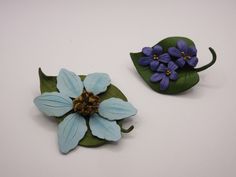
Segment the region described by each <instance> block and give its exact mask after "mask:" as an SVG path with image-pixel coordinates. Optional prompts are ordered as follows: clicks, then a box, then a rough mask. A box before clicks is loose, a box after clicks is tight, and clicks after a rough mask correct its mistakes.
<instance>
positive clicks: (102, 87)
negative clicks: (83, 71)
mask: <svg viewBox="0 0 236 177" xmlns="http://www.w3.org/2000/svg"><path fill="white" fill-rule="evenodd" d="M110 83H111V79H110V77H109V75H108V74H105V73H92V74H88V75H87V76H86V78H85V79H84V87H85V89H86V90H87V91H88V92H92V93H93V94H95V95H97V94H99V93H102V92H105V91H106V90H107V87H108V86H109V85H110Z"/></svg>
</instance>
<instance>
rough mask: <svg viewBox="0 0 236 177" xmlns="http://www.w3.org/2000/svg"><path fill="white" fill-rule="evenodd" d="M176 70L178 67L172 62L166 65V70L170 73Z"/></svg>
mask: <svg viewBox="0 0 236 177" xmlns="http://www.w3.org/2000/svg"><path fill="white" fill-rule="evenodd" d="M177 68H178V66H177V65H176V64H175V63H174V62H173V61H170V62H169V63H168V69H170V70H171V71H174V70H176V69H177Z"/></svg>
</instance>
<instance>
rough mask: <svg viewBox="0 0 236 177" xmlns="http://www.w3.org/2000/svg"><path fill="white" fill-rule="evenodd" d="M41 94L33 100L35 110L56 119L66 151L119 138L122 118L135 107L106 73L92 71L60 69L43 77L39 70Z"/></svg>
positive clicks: (133, 113) (131, 113) (61, 146)
mask: <svg viewBox="0 0 236 177" xmlns="http://www.w3.org/2000/svg"><path fill="white" fill-rule="evenodd" d="M39 77H40V90H41V93H42V95H40V96H38V97H36V98H35V99H34V103H35V105H36V106H37V107H38V109H39V110H40V111H41V112H43V113H45V114H46V115H47V116H53V117H55V118H56V120H58V122H59V125H58V144H59V149H60V152H61V153H63V154H66V153H68V152H70V151H71V150H73V149H74V148H76V147H77V145H78V144H79V145H81V146H86V147H97V146H100V145H103V144H105V143H107V142H111V141H118V140H119V139H120V138H121V133H122V132H123V133H128V132H130V131H131V130H132V129H133V128H134V127H133V126H131V127H130V128H128V129H124V128H122V120H123V119H125V118H128V117H130V116H133V115H135V114H136V113H137V110H136V109H135V108H134V107H133V106H132V105H131V104H130V103H129V102H127V98H126V97H125V95H124V94H123V93H122V92H121V91H120V90H119V89H118V88H117V87H115V86H114V85H112V84H111V80H110V77H109V75H108V74H105V73H92V74H88V75H87V76H84V75H81V76H78V75H76V74H75V73H73V72H71V71H68V70H66V69H61V70H60V72H59V75H58V76H57V77H54V76H46V75H45V74H44V73H43V72H42V70H41V69H39Z"/></svg>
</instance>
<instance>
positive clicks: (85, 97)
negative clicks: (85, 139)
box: [73, 91, 100, 117]
mask: <svg viewBox="0 0 236 177" xmlns="http://www.w3.org/2000/svg"><path fill="white" fill-rule="evenodd" d="M99 101H100V99H99V97H98V96H96V95H94V94H93V93H91V92H87V91H84V92H83V93H82V94H81V95H80V96H79V97H77V98H75V99H74V100H73V109H74V112H78V113H79V114H81V115H82V116H84V117H89V116H91V115H92V114H94V113H95V112H98V106H99Z"/></svg>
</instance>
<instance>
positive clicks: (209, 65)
mask: <svg viewBox="0 0 236 177" xmlns="http://www.w3.org/2000/svg"><path fill="white" fill-rule="evenodd" d="M209 50H210V52H211V54H212V60H211V62H210V63H208V64H207V65H205V66H202V67H200V68H196V69H195V71H197V72H201V71H204V70H206V69H207V68H209V67H211V66H212V65H213V64H214V63H215V62H216V53H215V51H214V49H213V48H211V47H209Z"/></svg>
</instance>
